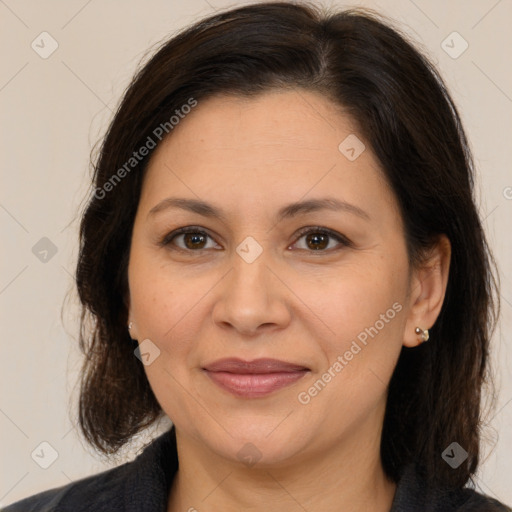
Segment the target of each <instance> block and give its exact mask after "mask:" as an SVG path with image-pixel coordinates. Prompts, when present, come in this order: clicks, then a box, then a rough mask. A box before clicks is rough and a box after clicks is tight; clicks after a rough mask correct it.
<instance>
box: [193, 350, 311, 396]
mask: <svg viewBox="0 0 512 512" xmlns="http://www.w3.org/2000/svg"><path fill="white" fill-rule="evenodd" d="M203 370H204V372H205V373H206V374H207V375H208V377H209V378H210V379H211V380H212V381H213V382H214V383H215V384H217V385H218V386H219V387H221V388H222V389H224V390H225V391H228V392H230V393H231V394H233V395H235V396H237V397H244V398H258V397H263V396H266V395H268V394H270V393H273V392H274V391H277V390H279V389H282V388H284V387H287V386H289V385H291V384H293V383H294V382H296V381H298V380H299V379H301V378H302V377H304V375H306V373H308V372H309V371H310V369H309V368H307V367H305V366H303V365H300V364H295V363H289V362H286V361H280V360H278V359H268V358H262V359H255V360H253V361H244V360H243V359H238V358H226V359H219V360H217V361H214V362H213V363H210V364H208V365H206V366H205V367H203Z"/></svg>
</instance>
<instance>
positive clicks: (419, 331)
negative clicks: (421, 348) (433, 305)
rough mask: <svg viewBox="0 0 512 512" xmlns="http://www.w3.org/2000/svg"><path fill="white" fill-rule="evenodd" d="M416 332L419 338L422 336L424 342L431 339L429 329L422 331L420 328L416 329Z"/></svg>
mask: <svg viewBox="0 0 512 512" xmlns="http://www.w3.org/2000/svg"><path fill="white" fill-rule="evenodd" d="M414 332H415V333H416V334H417V335H418V336H421V341H422V342H424V341H428V339H429V334H428V329H420V328H419V327H416V329H414Z"/></svg>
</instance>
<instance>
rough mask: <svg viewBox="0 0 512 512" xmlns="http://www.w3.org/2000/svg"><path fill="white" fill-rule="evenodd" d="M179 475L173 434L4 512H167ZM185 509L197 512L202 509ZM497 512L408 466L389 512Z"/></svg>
mask: <svg viewBox="0 0 512 512" xmlns="http://www.w3.org/2000/svg"><path fill="white" fill-rule="evenodd" d="M177 469H178V454H177V451H176V436H175V432H174V428H171V429H170V430H169V431H167V432H165V433H164V434H162V435H161V436H160V437H158V438H156V439H155V440H154V441H153V442H152V443H151V444H149V445H148V446H147V447H146V448H145V449H144V451H143V452H142V453H141V454H140V455H139V456H138V457H137V458H136V459H135V460H133V461H132V462H127V463H125V464H123V465H121V466H118V467H116V468H113V469H109V470H107V471H104V472H102V473H99V474H97V475H92V476H89V477H87V478H83V479H81V480H77V481H76V482H73V483H70V484H68V485H65V486H63V487H58V488H55V489H51V490H48V491H45V492H42V493H39V494H35V495H33V496H30V497H28V498H25V499H23V500H21V501H18V502H16V503H13V504H12V505H9V506H7V507H6V508H4V509H2V511H3V512H86V511H87V512H90V511H94V512H166V510H167V498H168V494H169V490H170V487H171V483H172V479H173V477H174V475H175V473H176V471H177ZM190 507H191V508H192V507H194V508H197V509H198V510H200V509H201V503H199V502H198V503H197V504H194V503H191V504H190ZM420 511H421V512H451V511H457V512H476V511H481V512H494V511H496V512H500V511H508V512H510V511H511V509H510V508H508V507H506V506H505V505H503V504H500V503H499V502H497V501H496V500H493V499H491V498H488V497H485V496H483V495H481V494H479V493H477V492H476V491H474V490H472V489H468V488H466V489H458V490H457V489H451V490H449V489H448V490H446V489H445V490H442V489H433V490H432V489H431V490H429V489H428V488H427V486H426V485H425V484H424V483H423V482H422V480H421V479H420V478H419V476H418V475H417V473H416V471H415V468H414V466H413V465H411V466H409V467H407V469H406V470H405V472H404V474H403V476H402V478H401V479H400V481H399V482H398V485H397V490H396V494H395V498H394V500H393V504H392V507H391V510H390V512H420Z"/></svg>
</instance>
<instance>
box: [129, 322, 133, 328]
mask: <svg viewBox="0 0 512 512" xmlns="http://www.w3.org/2000/svg"><path fill="white" fill-rule="evenodd" d="M132 326H133V322H130V323H129V324H128V330H131V328H132Z"/></svg>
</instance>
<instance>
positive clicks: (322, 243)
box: [294, 226, 352, 252]
mask: <svg viewBox="0 0 512 512" xmlns="http://www.w3.org/2000/svg"><path fill="white" fill-rule="evenodd" d="M299 234H300V238H299V240H300V239H301V238H303V237H306V239H305V243H306V248H305V249H304V248H300V249H304V250H308V249H311V251H310V252H312V251H313V252H317V251H320V252H327V251H326V250H325V249H326V248H328V246H329V238H331V239H334V240H335V241H336V242H338V245H340V244H341V245H342V246H344V247H352V242H351V241H350V240H349V239H348V238H347V237H345V236H343V235H342V234H340V233H337V232H335V231H331V230H330V229H327V228H322V227H320V226H316V227H306V228H302V229H301V230H300V232H299ZM295 244H297V242H295ZM295 244H294V245H295ZM330 249H332V247H331V248H330ZM330 249H329V252H330ZM334 250H336V247H335V248H334Z"/></svg>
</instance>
